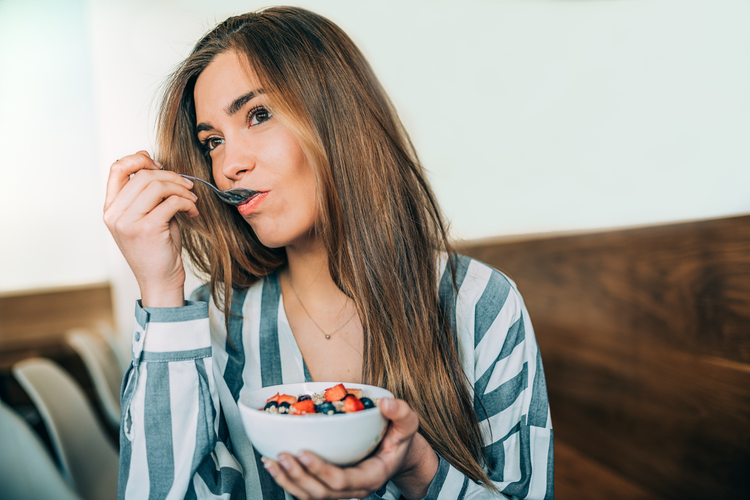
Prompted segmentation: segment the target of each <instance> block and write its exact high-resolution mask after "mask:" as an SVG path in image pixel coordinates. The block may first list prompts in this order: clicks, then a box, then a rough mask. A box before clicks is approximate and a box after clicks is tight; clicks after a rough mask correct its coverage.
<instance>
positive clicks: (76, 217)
mask: <svg viewBox="0 0 750 500" xmlns="http://www.w3.org/2000/svg"><path fill="white" fill-rule="evenodd" d="M86 12H87V8H86V4H85V2H84V1H83V0H79V1H70V0H67V1H62V2H61V1H55V0H46V1H42V0H33V1H22V0H0V292H4V291H11V290H19V289H26V288H37V287H50V286H60V285H70V284H79V283H89V282H98V281H107V280H108V279H109V265H108V258H107V253H106V240H105V239H104V234H103V233H102V230H101V226H102V223H101V213H102V204H103V196H102V186H101V183H100V177H101V172H100V169H99V168H98V165H97V160H98V156H97V149H98V146H99V142H98V139H97V128H96V125H95V122H94V101H93V99H92V93H93V89H94V85H93V79H92V76H93V72H92V68H91V57H90V53H89V38H88V36H87V32H88V26H87V25H88V23H87V15H86Z"/></svg>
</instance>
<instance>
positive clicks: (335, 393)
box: [326, 384, 346, 403]
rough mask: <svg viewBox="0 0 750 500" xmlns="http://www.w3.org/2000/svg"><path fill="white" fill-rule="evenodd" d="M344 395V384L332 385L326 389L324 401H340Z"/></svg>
mask: <svg viewBox="0 0 750 500" xmlns="http://www.w3.org/2000/svg"><path fill="white" fill-rule="evenodd" d="M345 397H346V387H344V384H338V385H334V386H333V387H331V388H329V389H326V401H328V402H329V403H333V402H334V401H341V400H342V399H344V398H345Z"/></svg>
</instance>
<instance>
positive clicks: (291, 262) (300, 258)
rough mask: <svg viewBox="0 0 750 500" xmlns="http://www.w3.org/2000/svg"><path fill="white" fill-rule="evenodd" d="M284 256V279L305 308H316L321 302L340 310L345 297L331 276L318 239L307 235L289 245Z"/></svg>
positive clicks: (325, 256)
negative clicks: (303, 239)
mask: <svg viewBox="0 0 750 500" xmlns="http://www.w3.org/2000/svg"><path fill="white" fill-rule="evenodd" d="M286 255H287V261H288V267H287V269H286V270H285V273H286V274H287V276H286V278H287V279H288V281H289V283H290V285H291V286H292V287H293V288H294V290H295V291H296V293H297V294H299V296H300V298H301V299H302V300H303V301H304V302H305V306H306V307H308V308H310V307H312V308H315V307H317V306H320V305H323V304H326V305H328V306H331V305H333V306H336V305H337V306H338V307H339V309H340V308H341V307H342V305H343V304H344V303H345V302H346V296H345V295H344V293H343V292H342V291H341V290H340V289H339V288H338V287H337V286H336V284H335V283H334V282H333V278H331V273H330V271H329V270H328V255H327V254H326V250H325V247H324V245H323V243H322V242H321V241H320V240H319V239H317V238H312V237H310V238H309V239H308V240H306V241H305V242H304V243H303V244H295V245H289V246H287V247H286Z"/></svg>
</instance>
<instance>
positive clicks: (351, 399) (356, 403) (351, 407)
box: [342, 395, 365, 413]
mask: <svg viewBox="0 0 750 500" xmlns="http://www.w3.org/2000/svg"><path fill="white" fill-rule="evenodd" d="M364 409H365V405H363V404H362V401H360V400H359V398H357V396H354V395H349V396H347V397H346V398H344V407H343V408H342V410H344V413H352V412H355V411H362V410H364Z"/></svg>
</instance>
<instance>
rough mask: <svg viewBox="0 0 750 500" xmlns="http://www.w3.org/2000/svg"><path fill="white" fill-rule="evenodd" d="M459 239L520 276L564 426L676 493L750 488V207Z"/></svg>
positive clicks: (736, 492) (658, 488)
mask: <svg viewBox="0 0 750 500" xmlns="http://www.w3.org/2000/svg"><path fill="white" fill-rule="evenodd" d="M460 250H461V251H462V252H463V253H466V254H467V255H471V256H473V257H475V258H477V259H479V260H482V261H484V262H487V263H488V264H491V265H493V266H494V267H496V268H498V269H501V270H503V271H504V272H506V273H507V274H508V275H509V276H510V277H511V278H513V279H514V280H515V281H516V283H517V284H518V287H519V290H520V291H521V294H522V295H523V296H524V299H525V301H526V304H527V306H528V309H529V312H530V315H531V320H532V323H533V324H534V327H535V331H536V334H537V338H538V341H539V345H540V348H541V349H542V356H543V359H544V366H545V371H546V375H547V384H548V389H549V396H550V405H551V411H552V421H553V425H554V427H555V431H556V437H558V438H560V439H562V440H565V441H566V442H568V443H570V444H571V445H573V446H575V447H576V448H578V449H580V450H581V451H583V452H584V453H586V454H588V455H589V456H591V457H593V458H595V459H597V460H599V461H601V462H602V463H604V464H606V465H607V466H609V467H611V468H612V469H614V470H615V471H618V472H619V473H621V474H623V475H624V476H626V477H628V478H629V479H631V480H633V481H636V482H638V483H640V484H643V485H644V486H646V487H647V488H648V489H650V490H652V491H654V492H656V493H658V494H660V495H663V496H665V497H666V498H696V499H697V498H712V499H721V498H727V499H728V498H750V217H747V216H744V217H733V218H726V219H718V220H710V221H701V222H693V223H685V224H674V225H668V226H657V227H648V228H639V229H629V230H619V231H610V232H602V233H594V234H582V235H571V236H558V237H551V238H537V239H529V240H525V241H524V240H520V241H511V242H502V241H495V242H480V243H476V244H466V245H464V246H463V247H462V248H460Z"/></svg>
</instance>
